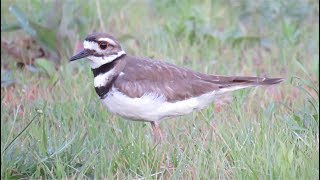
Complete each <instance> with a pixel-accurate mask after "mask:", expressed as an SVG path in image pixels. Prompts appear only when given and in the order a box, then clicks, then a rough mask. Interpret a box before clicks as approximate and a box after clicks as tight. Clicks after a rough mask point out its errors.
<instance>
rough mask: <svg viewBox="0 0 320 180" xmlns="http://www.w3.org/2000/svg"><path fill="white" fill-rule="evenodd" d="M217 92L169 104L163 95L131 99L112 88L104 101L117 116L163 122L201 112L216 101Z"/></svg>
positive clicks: (146, 95)
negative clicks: (196, 111) (194, 111)
mask: <svg viewBox="0 0 320 180" xmlns="http://www.w3.org/2000/svg"><path fill="white" fill-rule="evenodd" d="M214 96H215V92H210V93H207V94H203V95H201V96H198V97H194V98H190V99H187V100H183V101H178V102H172V103H171V102H167V101H166V98H165V97H164V96H163V95H156V94H152V93H151V94H145V95H144V96H142V97H140V98H130V97H128V96H126V95H125V94H123V93H121V92H119V91H118V90H117V89H116V88H114V87H113V88H112V89H111V91H110V92H109V93H108V95H107V96H106V97H105V98H104V99H102V103H103V105H104V106H106V107H107V109H108V110H109V111H110V112H112V113H114V114H117V115H120V116H123V117H126V118H129V119H132V120H139V121H161V120H163V119H166V118H169V117H174V116H180V115H184V114H189V113H191V112H192V111H193V110H200V109H202V108H204V107H205V106H207V105H209V104H210V103H211V102H212V101H213V100H214Z"/></svg>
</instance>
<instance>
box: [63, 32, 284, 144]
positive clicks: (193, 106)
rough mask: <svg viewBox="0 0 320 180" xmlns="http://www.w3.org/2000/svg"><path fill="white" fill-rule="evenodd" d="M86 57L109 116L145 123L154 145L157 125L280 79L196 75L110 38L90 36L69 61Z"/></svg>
mask: <svg viewBox="0 0 320 180" xmlns="http://www.w3.org/2000/svg"><path fill="white" fill-rule="evenodd" d="M82 58H87V59H88V60H89V64H90V66H91V70H92V73H93V76H94V80H93V85H94V88H95V91H96V93H97V94H98V96H99V98H100V100H101V101H102V104H103V105H104V106H105V107H106V109H108V111H109V112H111V113H112V114H115V115H118V116H121V117H123V118H125V119H128V120H134V121H144V122H150V123H151V127H152V132H153V137H154V140H155V141H156V142H161V141H162V140H163V133H162V131H161V129H160V122H162V121H163V120H165V119H169V118H173V117H177V116H182V115H185V114H189V113H191V112H193V111H198V110H201V109H203V108H205V107H206V106H208V105H210V104H211V103H213V102H214V100H215V99H216V98H218V97H219V95H222V94H225V93H227V92H231V91H235V90H238V89H243V88H249V87H255V86H261V85H273V84H278V83H280V82H282V81H283V78H266V77H253V76H221V75H212V74H205V73H201V72H196V71H193V70H190V69H188V68H184V67H179V66H176V65H174V64H169V63H166V62H164V61H159V60H153V59H150V58H142V57H136V56H131V55H128V54H127V53H126V52H125V51H124V50H123V49H122V46H121V44H120V43H119V42H118V41H117V40H116V38H114V37H113V36H112V35H110V34H107V33H99V32H95V33H92V34H89V35H88V36H87V37H86V38H85V39H84V41H83V49H81V51H80V52H78V53H76V54H75V55H74V56H72V57H71V58H70V59H69V62H71V61H75V60H79V59H82Z"/></svg>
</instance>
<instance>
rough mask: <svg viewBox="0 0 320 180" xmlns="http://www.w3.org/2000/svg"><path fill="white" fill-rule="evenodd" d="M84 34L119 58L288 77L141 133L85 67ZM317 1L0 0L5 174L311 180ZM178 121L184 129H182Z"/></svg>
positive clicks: (315, 145) (314, 169) (315, 142)
mask: <svg viewBox="0 0 320 180" xmlns="http://www.w3.org/2000/svg"><path fill="white" fill-rule="evenodd" d="M92 32H107V33H110V34H112V35H114V36H115V37H116V38H117V39H118V40H119V42H121V44H122V46H123V49H125V51H126V52H127V53H128V54H131V55H136V56H144V57H150V58H154V59H160V60H164V61H166V62H169V63H174V64H177V65H180V66H184V67H187V68H191V69H193V70H196V71H201V72H205V73H212V74H221V75H257V76H270V77H284V78H285V79H286V81H285V82H284V83H282V84H280V85H279V86H274V87H270V88H266V89H265V90H263V88H261V89H253V90H241V91H239V92H235V93H234V94H233V95H232V96H229V97H226V98H224V99H222V100H220V101H218V102H216V103H215V104H213V105H212V106H211V107H209V108H207V109H205V110H203V111H201V112H200V113H194V114H193V115H189V116H184V117H181V118H176V120H168V121H166V122H164V123H163V124H162V127H163V129H164V131H165V132H166V135H167V142H166V143H164V144H162V145H161V146H160V147H158V146H157V147H154V146H155V145H154V144H153V143H152V139H151V136H150V127H149V125H145V124H144V123H137V122H131V121H125V120H123V119H121V118H119V117H116V116H112V115H111V114H109V113H108V112H107V111H106V110H105V109H104V108H103V107H102V105H101V104H100V102H99V100H98V97H97V96H96V95H95V92H94V88H93V83H92V81H93V79H92V74H91V72H90V68H89V66H88V64H87V63H86V62H85V61H84V60H82V61H79V62H78V63H68V58H69V57H70V56H71V55H73V54H74V53H75V52H76V51H78V50H79V49H81V47H82V40H83V39H84V38H85V37H86V36H87V34H89V33H92ZM318 86H319V2H318V1H317V0H290V1H285V0H279V1H269V0H258V1H251V0H239V1H237V0H212V1H210V0H201V1H191V0H182V1H174V0H173V1H169V0H163V1H153V0H145V1H143V0H131V1H123V0H109V1H101V0H93V1H84V0H65V1H62V0H61V1H58V0H57V1H53V0H52V1H51V0H25V1H18V0H3V1H1V178H2V179H11V178H39V177H40V176H41V177H45V178H54V179H55V178H61V177H66V176H67V177H71V178H72V177H78V178H98V179H99V178H102V177H106V178H120V179H122V178H135V179H143V178H154V179H156V178H165V179H167V178H188V179H191V178H192V179H199V178H200V179H201V178H202V179H204V178H209V179H212V178H214V179H217V178H221V179H229V178H231V179H238V178H243V179H247V178H255V179H257V178H272V179H273V178H276V179H278V178H286V179H287V178H294V179H295V178H297V179H318V177H319V162H318V161H319V136H318V135H319V101H318V98H319V87H318ZM182 124H183V125H182Z"/></svg>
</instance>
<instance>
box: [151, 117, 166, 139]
mask: <svg viewBox="0 0 320 180" xmlns="http://www.w3.org/2000/svg"><path fill="white" fill-rule="evenodd" d="M151 127H152V131H153V138H154V141H155V142H156V143H160V142H161V141H162V140H163V135H162V132H161V129H160V125H159V123H157V122H151Z"/></svg>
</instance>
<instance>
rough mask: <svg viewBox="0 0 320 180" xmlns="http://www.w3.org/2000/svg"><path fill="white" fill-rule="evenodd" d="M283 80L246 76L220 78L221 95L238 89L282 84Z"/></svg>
mask: <svg viewBox="0 0 320 180" xmlns="http://www.w3.org/2000/svg"><path fill="white" fill-rule="evenodd" d="M283 80H284V79H283V78H259V77H246V76H236V77H225V76H224V77H220V78H219V82H216V83H217V84H220V86H219V89H220V90H219V91H218V92H219V93H225V92H229V91H235V90H238V89H243V88H249V87H254V86H260V85H263V86H266V85H273V84H278V83H280V82H282V81H283Z"/></svg>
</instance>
